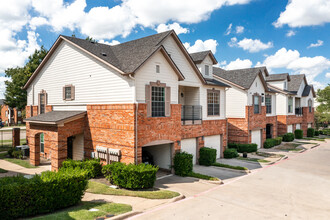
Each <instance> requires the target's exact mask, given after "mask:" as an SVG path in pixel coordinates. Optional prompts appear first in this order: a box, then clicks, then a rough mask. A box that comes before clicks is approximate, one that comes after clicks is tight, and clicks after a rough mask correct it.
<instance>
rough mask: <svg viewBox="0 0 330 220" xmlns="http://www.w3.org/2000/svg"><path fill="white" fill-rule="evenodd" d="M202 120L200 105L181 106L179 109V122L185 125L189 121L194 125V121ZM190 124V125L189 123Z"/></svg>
mask: <svg viewBox="0 0 330 220" xmlns="http://www.w3.org/2000/svg"><path fill="white" fill-rule="evenodd" d="M200 120H202V106H201V105H183V106H182V109H181V121H183V124H185V122H186V121H191V123H192V124H195V121H200ZM189 124H190V123H189Z"/></svg>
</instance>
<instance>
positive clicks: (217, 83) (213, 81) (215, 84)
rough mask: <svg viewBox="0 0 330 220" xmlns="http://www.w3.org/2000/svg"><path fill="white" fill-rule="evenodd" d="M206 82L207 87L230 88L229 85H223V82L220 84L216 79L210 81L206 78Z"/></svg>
mask: <svg viewBox="0 0 330 220" xmlns="http://www.w3.org/2000/svg"><path fill="white" fill-rule="evenodd" d="M205 81H206V84H207V85H214V86H223V87H230V86H229V85H227V84H225V83H223V82H220V81H218V80H216V79H208V78H205Z"/></svg>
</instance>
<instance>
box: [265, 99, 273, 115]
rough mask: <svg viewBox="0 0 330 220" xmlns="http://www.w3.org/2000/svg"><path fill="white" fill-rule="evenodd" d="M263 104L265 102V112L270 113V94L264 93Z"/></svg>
mask: <svg viewBox="0 0 330 220" xmlns="http://www.w3.org/2000/svg"><path fill="white" fill-rule="evenodd" d="M265 104H266V114H271V113H272V96H271V95H266V97H265Z"/></svg>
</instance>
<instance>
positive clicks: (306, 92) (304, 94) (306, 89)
mask: <svg viewBox="0 0 330 220" xmlns="http://www.w3.org/2000/svg"><path fill="white" fill-rule="evenodd" d="M311 90H312V86H310V85H307V86H305V88H304V91H303V92H302V94H301V96H303V97H304V96H308V95H309V93H310V91H311Z"/></svg>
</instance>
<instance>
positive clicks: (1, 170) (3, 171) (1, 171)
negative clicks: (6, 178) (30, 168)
mask: <svg viewBox="0 0 330 220" xmlns="http://www.w3.org/2000/svg"><path fill="white" fill-rule="evenodd" d="M7 172H8V171H7V170H4V169H1V168H0V173H7Z"/></svg>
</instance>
